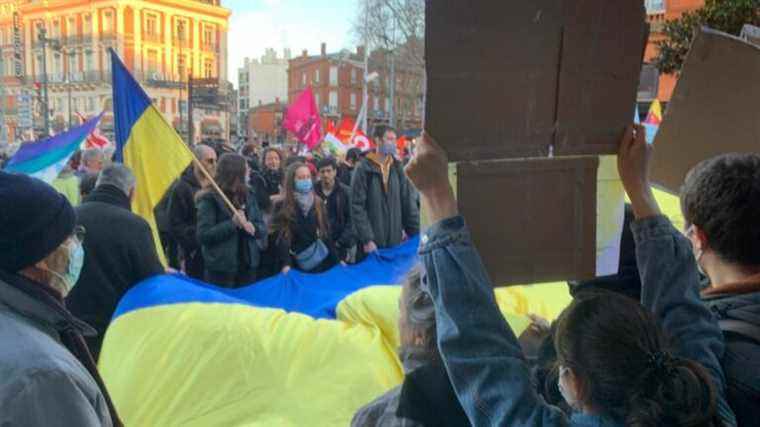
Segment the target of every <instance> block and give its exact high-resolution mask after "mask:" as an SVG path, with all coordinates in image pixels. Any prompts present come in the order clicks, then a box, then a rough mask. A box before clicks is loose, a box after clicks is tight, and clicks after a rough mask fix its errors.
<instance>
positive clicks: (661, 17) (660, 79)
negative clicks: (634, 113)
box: [639, 0, 705, 111]
mask: <svg viewBox="0 0 760 427" xmlns="http://www.w3.org/2000/svg"><path fill="white" fill-rule="evenodd" d="M704 3H705V2H704V0H645V1H644V5H645V6H646V9H647V21H648V22H649V24H650V35H649V41H648V42H647V46H646V51H645V53H644V69H643V71H642V76H641V86H642V87H641V88H640V90H639V102H640V103H649V102H651V101H653V100H654V99H659V100H660V101H661V102H665V103H667V102H668V101H670V98H671V96H672V95H673V90H674V89H675V86H676V82H677V80H678V79H677V77H676V76H675V75H669V74H662V75H661V74H659V73H658V72H657V69H656V68H655V67H654V64H653V62H654V58H655V57H656V56H657V53H658V51H657V42H659V41H662V40H664V39H665V35H664V34H663V32H662V28H663V25H664V23H665V22H666V21H669V20H673V19H677V18H679V17H680V16H681V15H682V14H683V13H684V12H688V11H692V10H696V9H699V8H700V7H702V6H704ZM644 111H646V110H644Z"/></svg>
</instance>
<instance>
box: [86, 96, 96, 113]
mask: <svg viewBox="0 0 760 427" xmlns="http://www.w3.org/2000/svg"><path fill="white" fill-rule="evenodd" d="M87 111H88V112H92V111H95V98H94V97H92V96H91V97H89V98H87Z"/></svg>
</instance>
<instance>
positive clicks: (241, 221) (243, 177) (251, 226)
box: [196, 153, 267, 288]
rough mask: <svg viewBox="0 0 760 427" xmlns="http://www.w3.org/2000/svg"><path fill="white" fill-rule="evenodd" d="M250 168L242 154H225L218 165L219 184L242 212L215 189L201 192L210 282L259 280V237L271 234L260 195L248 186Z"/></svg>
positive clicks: (202, 234)
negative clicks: (231, 206)
mask: <svg viewBox="0 0 760 427" xmlns="http://www.w3.org/2000/svg"><path fill="white" fill-rule="evenodd" d="M249 173H250V171H249V168H248V165H247V164H246V161H245V158H244V157H243V156H240V155H238V154H232V153H228V154H224V155H223V156H222V157H221V158H220V159H219V163H218V164H217V168H216V178H215V180H216V183H217V184H218V185H219V187H220V188H221V189H222V191H223V192H224V195H225V196H227V198H228V199H229V200H230V201H231V202H232V204H233V205H235V207H236V208H237V209H238V211H237V212H236V213H235V214H234V215H233V213H232V212H230V209H229V208H228V206H227V204H226V203H225V202H224V200H223V199H222V197H221V196H220V195H219V194H218V193H217V192H216V191H214V190H213V189H207V190H204V191H202V192H201V193H199V195H198V199H197V200H196V206H197V208H198V241H199V242H200V243H201V251H202V253H203V259H204V265H205V274H204V278H205V280H206V281H207V282H209V283H213V284H215V285H218V286H224V287H230V288H234V287H239V286H241V285H247V284H250V283H252V282H254V281H255V280H256V277H257V269H258V267H259V262H260V253H259V244H258V242H257V239H261V238H263V237H266V236H267V229H266V225H265V224H264V219H263V217H262V214H261V210H259V207H258V204H257V203H256V197H255V196H254V193H253V192H252V191H251V190H250V188H249V187H248V185H247V181H248V178H247V177H248V176H249Z"/></svg>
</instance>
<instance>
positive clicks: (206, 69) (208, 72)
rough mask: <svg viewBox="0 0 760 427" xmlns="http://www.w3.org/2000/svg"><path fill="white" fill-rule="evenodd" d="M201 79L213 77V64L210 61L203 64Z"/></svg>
mask: <svg viewBox="0 0 760 427" xmlns="http://www.w3.org/2000/svg"><path fill="white" fill-rule="evenodd" d="M203 77H205V78H207V79H210V78H212V77H214V64H213V63H212V62H211V60H210V59H207V60H206V61H204V62H203Z"/></svg>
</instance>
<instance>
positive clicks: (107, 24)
mask: <svg viewBox="0 0 760 427" xmlns="http://www.w3.org/2000/svg"><path fill="white" fill-rule="evenodd" d="M113 21H114V18H113V12H112V11H110V10H107V11H105V12H103V32H104V33H113V32H114V25H113Z"/></svg>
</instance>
